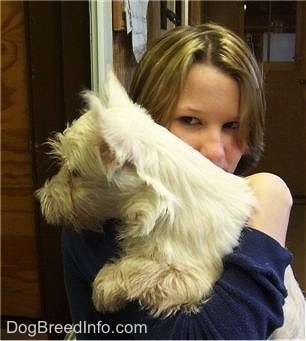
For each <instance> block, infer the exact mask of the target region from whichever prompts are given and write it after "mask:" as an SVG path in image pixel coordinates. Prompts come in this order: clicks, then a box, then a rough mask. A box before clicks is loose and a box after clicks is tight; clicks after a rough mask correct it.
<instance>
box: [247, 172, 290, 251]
mask: <svg viewBox="0 0 306 341" xmlns="http://www.w3.org/2000/svg"><path fill="white" fill-rule="evenodd" d="M246 179H247V181H248V183H249V185H250V187H251V188H252V190H253V193H254V196H255V198H256V201H257V206H256V208H255V210H254V213H253V215H252V217H251V218H250V220H249V222H248V224H249V225H250V226H252V227H254V228H256V229H258V230H260V231H263V232H265V233H267V234H268V235H270V236H271V237H273V238H274V239H276V240H277V241H278V242H279V243H280V244H281V245H283V246H284V245H285V240H286V234H287V227H288V222H289V216H290V211H291V207H292V196H291V193H290V190H289V188H288V186H287V184H286V183H285V182H284V180H283V179H281V178H280V177H279V176H277V175H275V174H271V173H257V174H253V175H251V176H248V177H247V178H246Z"/></svg>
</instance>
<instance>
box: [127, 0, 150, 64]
mask: <svg viewBox="0 0 306 341" xmlns="http://www.w3.org/2000/svg"><path fill="white" fill-rule="evenodd" d="M124 4H125V13H126V29H127V33H130V32H132V45H133V52H134V56H135V59H136V61H137V63H138V62H139V61H140V59H141V57H142V55H143V54H144V53H145V51H146V49H147V8H148V0H125V1H124Z"/></svg>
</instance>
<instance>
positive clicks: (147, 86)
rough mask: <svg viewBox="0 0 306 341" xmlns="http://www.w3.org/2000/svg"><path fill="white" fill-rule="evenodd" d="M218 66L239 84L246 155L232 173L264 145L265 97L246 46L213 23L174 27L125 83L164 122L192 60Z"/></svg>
mask: <svg viewBox="0 0 306 341" xmlns="http://www.w3.org/2000/svg"><path fill="white" fill-rule="evenodd" d="M199 63H204V64H208V65H212V66H213V67H216V68H218V69H219V70H220V71H222V72H224V73H225V74H227V75H229V76H231V77H232V78H233V79H235V80H236V81H237V82H238V84H239V87H240V128H239V134H240V135H239V137H240V142H241V144H242V145H243V147H244V149H245V151H246V152H245V154H244V155H243V157H242V158H241V161H240V163H239V165H238V167H237V170H236V173H242V172H243V171H245V170H246V169H247V168H248V167H249V166H254V165H256V164H257V162H258V161H259V159H260V157H261V155H262V153H263V149H264V116H265V98H264V93H263V81H262V73H261V70H260V69H259V67H258V64H257V62H256V59H255V58H254V56H253V54H252V53H251V51H250V49H249V47H248V45H247V44H246V43H245V42H244V41H243V40H242V39H241V38H239V37H238V36H237V35H236V34H234V33H233V32H231V31H230V30H228V29H226V28H224V27H222V26H220V25H216V24H203V25H198V26H179V27H177V28H175V29H173V30H171V31H169V32H167V33H166V34H165V35H163V36H162V37H161V38H160V39H159V40H158V41H156V43H155V44H154V45H153V46H152V47H151V48H150V49H148V50H147V52H146V53H145V55H144V56H143V58H142V60H141V61H140V63H139V64H138V66H137V68H136V70H135V74H134V77H133V80H132V82H131V87H130V96H131V97H132V99H133V100H134V101H135V102H137V103H139V104H140V105H142V106H143V107H145V108H146V109H147V110H148V111H149V113H150V114H151V115H152V117H153V119H154V120H155V121H156V122H157V123H159V124H161V125H164V126H166V125H167V123H168V122H169V120H170V117H171V114H172V113H173V111H174V110H175V107H176V105H177V102H178V100H179V96H180V93H181V91H182V89H183V86H184V82H185V79H186V77H187V74H188V72H189V70H190V68H191V67H192V66H193V65H194V64H199Z"/></svg>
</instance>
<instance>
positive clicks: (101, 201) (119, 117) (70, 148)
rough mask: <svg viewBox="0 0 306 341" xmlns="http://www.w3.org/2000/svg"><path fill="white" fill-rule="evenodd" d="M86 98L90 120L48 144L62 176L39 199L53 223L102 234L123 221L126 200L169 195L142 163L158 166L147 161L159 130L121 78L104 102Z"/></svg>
mask: <svg viewBox="0 0 306 341" xmlns="http://www.w3.org/2000/svg"><path fill="white" fill-rule="evenodd" d="M83 96H84V99H85V101H86V103H87V109H86V110H85V112H84V114H83V115H82V116H81V117H80V118H79V119H77V120H75V121H74V122H73V123H72V124H71V125H70V126H68V127H67V128H66V129H65V130H64V132H63V133H57V134H56V135H55V137H54V138H53V139H50V140H49V142H48V143H49V145H50V149H51V151H50V154H51V156H53V157H54V158H55V159H56V160H57V161H58V163H59V166H60V169H59V172H58V173H57V174H56V175H55V176H53V177H52V178H51V179H49V180H47V181H46V183H45V184H44V186H43V187H42V188H40V189H39V190H37V191H36V193H35V195H36V197H37V198H38V199H39V200H40V203H41V209H42V213H43V215H44V216H45V218H46V220H47V222H48V223H50V224H52V225H71V226H73V227H74V228H76V229H82V228H86V229H88V228H92V229H97V228H99V226H100V225H101V223H103V221H105V220H107V219H109V218H119V219H120V218H122V216H121V215H122V210H123V209H122V206H123V205H126V200H128V199H129V198H131V197H132V196H133V195H134V194H137V193H139V191H141V190H143V188H144V187H146V186H153V187H158V188H156V190H157V191H158V192H159V193H160V194H161V195H162V194H163V192H164V194H165V193H166V190H165V189H164V188H163V187H162V185H161V184H160V183H156V184H154V181H153V180H152V179H148V178H146V176H145V175H144V172H143V171H142V169H141V167H140V168H139V164H141V162H140V161H139V160H141V159H144V160H145V159H147V160H150V161H149V163H150V164H146V167H156V165H158V160H156V159H154V157H153V154H152V158H150V157H148V155H147V152H148V150H149V149H151V145H150V143H152V142H151V141H150V140H147V136H146V134H147V133H148V131H150V130H151V128H152V126H153V127H154V126H155V125H156V124H155V123H154V122H153V121H152V119H151V117H150V116H149V115H148V114H147V113H146V111H145V110H144V109H143V108H141V107H140V106H138V105H136V104H134V103H132V101H131V100H130V99H129V97H128V95H127V93H126V92H125V90H124V89H123V87H122V86H121V84H120V83H119V82H118V80H117V79H116V77H115V75H114V74H113V73H110V74H109V79H108V83H107V86H106V87H105V96H104V101H103V102H102V101H101V100H100V99H99V98H98V97H97V96H96V95H95V94H93V93H92V92H85V93H84V94H83ZM136 165H138V166H136ZM138 168H139V169H138Z"/></svg>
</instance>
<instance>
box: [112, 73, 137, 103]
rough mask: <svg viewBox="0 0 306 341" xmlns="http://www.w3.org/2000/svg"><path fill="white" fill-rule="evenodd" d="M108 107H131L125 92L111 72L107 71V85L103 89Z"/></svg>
mask: <svg viewBox="0 0 306 341" xmlns="http://www.w3.org/2000/svg"><path fill="white" fill-rule="evenodd" d="M105 90H106V97H107V99H108V107H123V108H124V107H126V106H129V105H132V104H133V103H132V101H131V100H130V98H129V96H128V94H127V92H126V90H125V89H124V87H123V86H122V85H121V83H120V82H119V80H118V78H117V77H116V75H115V73H114V72H113V70H111V69H110V70H109V71H108V75H107V84H106V87H105Z"/></svg>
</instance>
